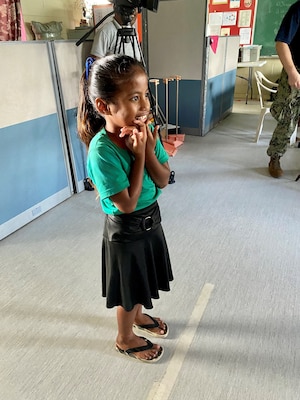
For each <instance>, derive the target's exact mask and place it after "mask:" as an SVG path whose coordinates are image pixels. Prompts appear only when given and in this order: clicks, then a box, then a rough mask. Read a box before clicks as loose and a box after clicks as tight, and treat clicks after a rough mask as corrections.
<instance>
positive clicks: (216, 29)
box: [206, 24, 221, 36]
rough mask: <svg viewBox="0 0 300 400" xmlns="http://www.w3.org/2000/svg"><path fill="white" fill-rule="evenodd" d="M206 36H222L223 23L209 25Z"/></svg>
mask: <svg viewBox="0 0 300 400" xmlns="http://www.w3.org/2000/svg"><path fill="white" fill-rule="evenodd" d="M206 36H221V25H209V24H208V25H207V28H206Z"/></svg>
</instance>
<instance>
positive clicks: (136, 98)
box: [131, 96, 139, 101]
mask: <svg viewBox="0 0 300 400" xmlns="http://www.w3.org/2000/svg"><path fill="white" fill-rule="evenodd" d="M138 99H139V96H133V97H132V99H131V100H132V101H138Z"/></svg>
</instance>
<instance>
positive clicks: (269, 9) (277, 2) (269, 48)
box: [253, 0, 296, 56]
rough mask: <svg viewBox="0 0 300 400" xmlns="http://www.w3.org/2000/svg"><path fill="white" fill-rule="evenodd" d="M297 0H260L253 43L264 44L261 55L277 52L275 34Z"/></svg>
mask: <svg viewBox="0 0 300 400" xmlns="http://www.w3.org/2000/svg"><path fill="white" fill-rule="evenodd" d="M295 2H296V0H258V3H257V9H256V20H255V27H254V39H253V44H259V45H262V49H261V51H260V55H261V56H272V55H274V54H276V50H275V41H274V39H275V36H276V34H277V31H278V28H279V26H280V24H281V21H282V18H283V17H284V15H285V13H286V12H287V10H288V9H289V7H290V6H291V5H292V4H294V3H295Z"/></svg>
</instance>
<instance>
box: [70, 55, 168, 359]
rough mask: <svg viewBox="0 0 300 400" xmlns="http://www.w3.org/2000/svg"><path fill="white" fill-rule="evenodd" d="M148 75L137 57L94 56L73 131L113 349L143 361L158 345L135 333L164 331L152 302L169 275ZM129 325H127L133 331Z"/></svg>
mask: <svg viewBox="0 0 300 400" xmlns="http://www.w3.org/2000/svg"><path fill="white" fill-rule="evenodd" d="M149 96H150V94H149V90H148V77H147V74H146V72H145V69H144V67H143V66H142V64H140V63H139V62H138V61H137V60H135V59H133V58H131V57H128V56H124V55H111V56H107V57H104V58H102V59H100V60H97V61H95V62H94V63H93V64H92V67H91V70H90V72H89V76H88V78H87V73H85V74H83V76H82V79H81V91H80V101H79V108H78V132H79V135H80V138H81V140H82V141H83V142H84V143H85V144H86V146H87V147H88V158H87V168H88V175H89V178H90V179H91V181H92V182H93V184H94V185H95V187H96V189H97V191H98V193H99V195H100V203H101V206H102V209H103V211H104V213H105V214H106V219H105V224H104V231H103V242H102V293H103V296H104V297H106V305H107V307H108V308H112V307H117V323H118V334H117V338H116V350H118V351H119V352H120V353H121V354H124V355H129V356H131V357H134V358H136V359H138V360H141V361H145V362H155V361H158V360H159V359H160V358H161V356H162V354H163V348H162V347H161V346H159V345H157V344H153V343H151V342H150V341H149V340H148V339H146V338H144V337H142V336H138V335H137V334H136V333H135V332H138V331H140V332H142V333H144V334H149V335H152V336H155V337H158V338H164V337H166V336H167V335H168V333H169V331H168V326H167V324H166V323H165V322H163V321H162V320H161V319H160V318H153V317H151V316H149V315H148V314H144V313H143V312H142V306H144V307H145V308H147V309H150V308H152V307H153V305H152V300H151V299H157V298H159V290H164V291H169V290H170V286H169V282H170V281H171V280H172V279H173V275H172V269H171V264H170V259H169V253H168V248H167V244H166V241H165V237H164V233H163V230H162V227H161V223H160V222H161V218H160V211H159V206H158V203H157V198H158V196H159V195H160V193H161V188H163V187H165V186H166V185H167V184H168V181H169V176H170V169H169V165H168V162H167V161H168V155H167V153H166V152H165V150H164V148H163V146H162V144H161V142H160V140H159V136H158V127H155V128H154V129H152V128H151V126H150V125H149V119H150V102H149ZM133 328H134V330H133Z"/></svg>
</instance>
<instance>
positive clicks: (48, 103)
mask: <svg viewBox="0 0 300 400" xmlns="http://www.w3.org/2000/svg"><path fill="white" fill-rule="evenodd" d="M0 51H1V59H2V60H5V62H2V63H1V74H0V85H1V98H0V110H1V118H0V179H1V186H2V190H1V198H0V239H3V238H4V237H6V236H8V235H9V234H10V233H12V232H14V231H15V230H17V229H18V228H20V227H22V226H23V225H25V224H26V223H28V222H30V221H32V220H33V219H35V218H36V217H38V216H39V215H41V214H43V213H44V212H46V211H48V210H49V209H50V208H52V207H54V206H55V205H57V204H59V203H60V202H62V201H64V200H65V199H67V198H68V197H70V196H71V193H72V190H71V183H70V175H69V169H68V165H67V160H66V156H65V155H66V148H65V140H64V135H63V134H62V132H61V128H60V123H59V120H58V113H57V101H56V97H55V92H54V86H53V78H54V77H53V71H52V70H51V67H50V63H49V49H48V44H47V43H45V42H42V41H37V42H27V43H21V42H1V43H0Z"/></svg>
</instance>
